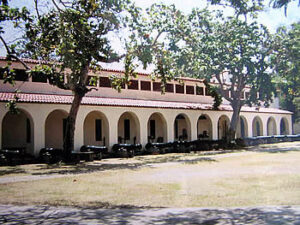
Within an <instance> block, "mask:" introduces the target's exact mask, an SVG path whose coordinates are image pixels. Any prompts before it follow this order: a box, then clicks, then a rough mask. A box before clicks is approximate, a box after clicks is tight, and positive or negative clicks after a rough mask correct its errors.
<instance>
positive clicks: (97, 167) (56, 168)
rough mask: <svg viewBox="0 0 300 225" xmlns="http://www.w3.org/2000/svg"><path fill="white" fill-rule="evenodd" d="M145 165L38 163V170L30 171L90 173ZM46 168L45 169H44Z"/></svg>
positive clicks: (40, 172)
mask: <svg viewBox="0 0 300 225" xmlns="http://www.w3.org/2000/svg"><path fill="white" fill-rule="evenodd" d="M145 166H146V165H143V164H139V163H126V164H125V163H122V164H121V163H120V164H118V163H116V164H108V163H107V164H105V163H101V162H99V163H97V162H94V163H93V164H87V163H78V164H72V165H64V164H63V165H58V164H54V165H50V166H47V165H46V166H45V165H39V167H40V168H39V171H37V172H32V173H31V175H51V174H82V173H91V172H99V171H107V170H122V169H130V170H137V169H139V168H141V167H145ZM45 170H46V171H45Z"/></svg>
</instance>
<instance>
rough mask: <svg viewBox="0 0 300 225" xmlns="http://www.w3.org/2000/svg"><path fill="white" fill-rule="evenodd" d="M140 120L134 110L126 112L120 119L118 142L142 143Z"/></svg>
mask: <svg viewBox="0 0 300 225" xmlns="http://www.w3.org/2000/svg"><path fill="white" fill-rule="evenodd" d="M140 141H141V138H140V122H139V119H138V117H137V115H136V114H135V113H133V112H129V111H127V112H124V113H123V114H122V115H121V116H120V118H119V121H118V142H119V143H128V144H137V143H140Z"/></svg>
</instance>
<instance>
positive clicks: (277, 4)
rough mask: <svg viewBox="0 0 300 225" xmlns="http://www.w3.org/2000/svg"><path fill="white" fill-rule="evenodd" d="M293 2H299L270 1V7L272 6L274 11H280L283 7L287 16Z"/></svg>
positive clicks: (299, 1) (289, 0)
mask: <svg viewBox="0 0 300 225" xmlns="http://www.w3.org/2000/svg"><path fill="white" fill-rule="evenodd" d="M292 1H297V0H270V5H272V7H273V8H274V9H279V8H282V7H283V8H284V14H285V16H286V15H287V7H288V4H289V3H291V2H292ZM298 6H300V0H298Z"/></svg>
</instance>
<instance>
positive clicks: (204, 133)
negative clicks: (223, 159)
mask: <svg viewBox="0 0 300 225" xmlns="http://www.w3.org/2000/svg"><path fill="white" fill-rule="evenodd" d="M197 137H198V139H209V140H211V139H212V122H211V119H210V117H209V116H208V115H205V114H202V115H201V116H199V118H198V122H197Z"/></svg>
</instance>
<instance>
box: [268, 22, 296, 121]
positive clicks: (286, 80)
mask: <svg viewBox="0 0 300 225" xmlns="http://www.w3.org/2000/svg"><path fill="white" fill-rule="evenodd" d="M273 48H274V52H273V54H272V57H271V61H272V65H273V71H274V72H275V76H276V77H275V81H276V83H277V87H278V89H279V90H280V92H281V95H280V96H281V107H283V108H284V109H287V110H290V111H292V112H294V119H296V120H297V119H298V117H299V114H297V102H298V101H295V99H297V98H299V97H300V72H299V71H300V62H299V58H300V23H299V22H298V23H295V24H292V26H291V29H290V30H288V29H287V28H285V27H280V28H279V29H278V30H277V33H276V34H275V35H274V44H273Z"/></svg>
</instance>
